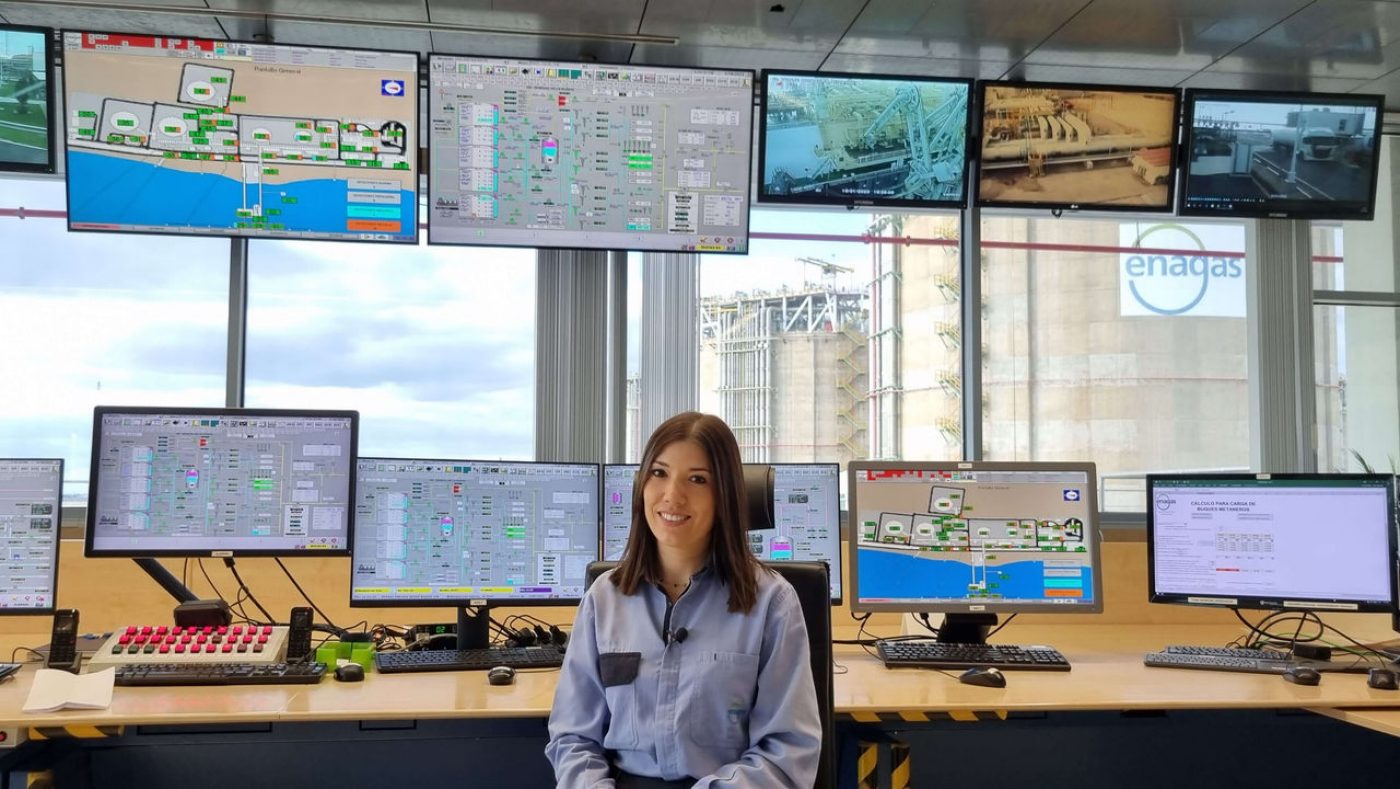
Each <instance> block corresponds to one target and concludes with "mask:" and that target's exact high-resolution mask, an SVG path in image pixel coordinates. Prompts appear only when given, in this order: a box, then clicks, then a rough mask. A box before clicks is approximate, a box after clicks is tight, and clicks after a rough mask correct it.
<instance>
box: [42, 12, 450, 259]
mask: <svg viewBox="0 0 1400 789" xmlns="http://www.w3.org/2000/svg"><path fill="white" fill-rule="evenodd" d="M69 33H73V34H76V35H80V36H81V35H87V34H93V35H100V36H141V37H151V36H155V37H158V38H178V39H187V40H192V41H212V42H215V43H220V44H248V45H250V46H260V47H282V48H285V49H315V50H322V51H332V52H370V53H375V54H388V55H412V56H413V58H414V61H413V63H414V68H413V77H412V80H410V79H409V77H407V76H405V77H404V81H405V82H410V81H411V82H412V83H413V84H414V85H415V86H420V84H419V79H420V77H419V74H420V73H421V72H422V70H423V58H422V56H421V55H420V54H419V53H418V52H417V51H416V50H403V49H377V48H373V47H328V46H320V45H313V44H280V43H276V42H265V41H250V40H247V39H237V38H227V39H225V38H203V37H200V36H177V35H164V36H162V35H160V34H156V33H133V32H129V31H125V32H124V31H112V30H82V29H78V28H66V27H65V28H61V29H60V30H59V31H58V44H57V46H58V48H59V50H60V51H65V52H66V50H65V49H64V40H65V37H66V36H67V35H68V34H69ZM66 77H67V75H66V73H65V79H64V81H63V101H64V106H65V107H66V106H67V102H68V80H67V78H66ZM420 87H421V86H420ZM419 99H420V95H419V93H418V91H417V90H416V89H415V90H414V91H413V101H414V104H415V105H416V106H415V107H414V112H413V122H414V123H415V124H416V123H418V120H419V118H420V117H421V115H422V109H423V108H422V106H417V105H421V102H420V101H419ZM68 120H69V114H68V113H67V112H65V113H64V119H63V142H64V144H63V157H64V162H63V199H64V205H70V204H71V200H70V198H71V197H72V189H73V187H72V183H71V182H72V179H73V176H72V168H71V167H69V166H68ZM54 133H55V134H57V129H55V130H54ZM422 136H423V130H422V129H418V138H419V139H418V140H415V142H414V154H413V156H412V159H413V167H414V173H413V175H414V178H413V215H414V221H413V238H412V239H411V240H410V239H402V240H395V239H375V238H320V237H312V238H306V237H299V236H283V235H278V234H271V235H269V234H265V233H261V234H260V233H252V232H246V231H245V232H241V233H240V232H237V230H228V231H217V232H216V231H213V230H211V231H209V232H204V233H196V232H186V231H180V230H154V229H151V230H144V229H143V230H127V229H114V228H97V227H74V226H73V215H72V212H71V211H70V212H66V214H65V217H64V222H65V223H66V224H67V226H68V232H70V233H110V234H114V235H140V236H175V237H179V238H227V239H243V238H246V239H248V240H251V241H310V242H316V243H327V242H329V243H341V244H385V245H389V246H393V247H399V248H403V249H408V248H412V247H417V246H420V245H421V243H422V236H423V232H422V229H421V226H422V224H423V221H424V219H425V217H423V216H420V211H419V204H420V202H421V198H422V196H423V194H422V189H421V187H420V183H421V182H422V177H423V173H422V167H421V165H422V163H423V157H422V145H421V142H422Z"/></svg>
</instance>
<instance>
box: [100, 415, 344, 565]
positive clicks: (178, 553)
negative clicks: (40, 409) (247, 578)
mask: <svg viewBox="0 0 1400 789" xmlns="http://www.w3.org/2000/svg"><path fill="white" fill-rule="evenodd" d="M108 414H132V415H137V416H142V415H152V414H170V415H174V416H182V415H189V416H195V417H201V416H211V417H225V416H247V417H262V416H266V417H292V418H296V417H316V418H329V419H349V420H350V446H349V453H350V454H349V457H350V465H351V469H352V473H351V474H350V479H349V480H348V483H347V484H348V486H349V487H348V491H347V492H348V496H349V502H348V504H347V506H346V508H345V509H346V512H345V519H346V523H345V542H346V544H345V547H344V548H343V549H310V548H303V549H300V550H294V549H289V548H256V549H245V548H240V549H234V550H216V549H212V548H206V549H200V550H192V549H173V548H165V549H160V550H127V549H114V548H97V547H95V546H94V544H93V542H94V540H95V539H96V536H97V533H96V525H97V524H96V520H97V477H98V467H99V463H100V461H101V454H100V453H99V451H98V449H99V448H100V447H101V445H102V444H101V442H102V417H104V416H106V415H108ZM359 439H360V412H359V411H345V410H329V409H328V410H321V409H305V408H287V409H278V408H190V407H187V406H169V407H164V406H103V405H100V406H97V407H95V408H94V409H93V416H92V459H91V466H90V471H89V476H88V503H87V522H86V528H85V529H84V535H83V555H84V556H86V557H88V558H98V559H107V558H123V557H126V558H139V557H144V556H155V557H170V558H185V559H203V558H235V557H240V558H241V557H245V556H246V557H259V556H261V557H296V556H349V555H350V549H351V546H353V545H354V543H355V513H354V507H355V475H354V473H353V469H354V464H355V460H356V458H357V457H358V452H359Z"/></svg>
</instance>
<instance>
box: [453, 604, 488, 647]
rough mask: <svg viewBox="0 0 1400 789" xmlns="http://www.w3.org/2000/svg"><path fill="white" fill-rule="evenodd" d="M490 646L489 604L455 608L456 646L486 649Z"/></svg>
mask: <svg viewBox="0 0 1400 789" xmlns="http://www.w3.org/2000/svg"><path fill="white" fill-rule="evenodd" d="M489 646H491V606H489V605H486V604H482V605H478V606H462V607H461V608H458V609H457V648H458V649H486V648H487V647H489Z"/></svg>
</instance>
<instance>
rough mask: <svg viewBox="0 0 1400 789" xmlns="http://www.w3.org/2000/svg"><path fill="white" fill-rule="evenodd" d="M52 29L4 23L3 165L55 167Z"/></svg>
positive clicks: (0, 32)
mask: <svg viewBox="0 0 1400 789" xmlns="http://www.w3.org/2000/svg"><path fill="white" fill-rule="evenodd" d="M52 35H53V34H52V32H51V31H49V30H44V29H41V28H29V27H12V26H7V25H0V170H12V171H23V172H47V173H51V172H53V155H52V148H51V146H50V142H49V117H50V116H49V77H48V74H49V61H50V60H51V58H50V57H49V46H50V41H51V37H52Z"/></svg>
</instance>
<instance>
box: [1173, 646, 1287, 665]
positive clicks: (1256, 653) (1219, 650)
mask: <svg viewBox="0 0 1400 789" xmlns="http://www.w3.org/2000/svg"><path fill="white" fill-rule="evenodd" d="M1161 651H1163V652H1166V653H1169V654H1172V655H1207V656H1211V657H1223V658H1247V659H1250V660H1277V661H1282V662H1285V663H1287V662H1289V661H1291V660H1293V658H1292V657H1291V656H1290V655H1289V654H1288V653H1287V652H1279V651H1277V650H1270V649H1250V648H1247V647H1198V646H1189V645H1183V644H1172V645H1171V646H1165V647H1162V650H1161Z"/></svg>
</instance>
